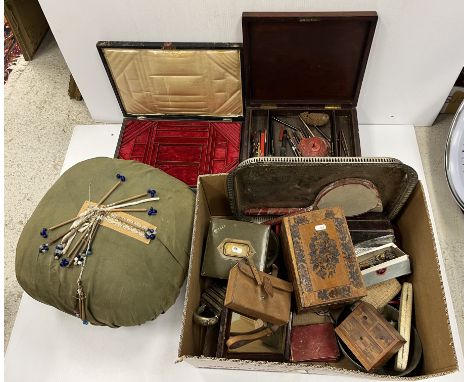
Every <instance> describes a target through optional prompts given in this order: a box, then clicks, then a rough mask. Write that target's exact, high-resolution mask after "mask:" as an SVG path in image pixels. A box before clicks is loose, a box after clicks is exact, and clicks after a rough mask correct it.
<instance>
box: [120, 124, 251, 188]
mask: <svg viewBox="0 0 468 382" xmlns="http://www.w3.org/2000/svg"><path fill="white" fill-rule="evenodd" d="M241 127H242V124H241V123H240V122H210V121H183V120H178V121H157V120H153V121H141V120H125V121H124V125H123V129H124V131H123V135H122V140H121V144H120V148H119V158H121V159H132V160H136V161H139V162H143V163H146V164H149V165H151V166H154V167H157V168H159V169H161V170H163V171H165V172H167V173H168V174H170V175H172V176H174V177H176V178H178V179H180V180H181V181H183V182H185V183H187V184H188V185H189V186H191V187H196V185H197V178H198V175H203V174H217V173H223V172H229V171H230V170H232V169H233V168H234V167H236V166H237V164H238V163H239V154H240V139H241Z"/></svg>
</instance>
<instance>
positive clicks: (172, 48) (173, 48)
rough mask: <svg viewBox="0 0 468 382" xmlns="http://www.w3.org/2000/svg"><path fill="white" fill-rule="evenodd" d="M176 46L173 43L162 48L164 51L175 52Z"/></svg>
mask: <svg viewBox="0 0 468 382" xmlns="http://www.w3.org/2000/svg"><path fill="white" fill-rule="evenodd" d="M175 48H176V47H175V46H174V45H173V44H172V42H165V43H164V44H163V46H162V48H161V49H162V50H175Z"/></svg>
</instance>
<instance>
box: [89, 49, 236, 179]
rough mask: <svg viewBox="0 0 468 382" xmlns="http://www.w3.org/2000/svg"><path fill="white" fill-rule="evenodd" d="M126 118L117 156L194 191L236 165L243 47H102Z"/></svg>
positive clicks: (111, 80) (100, 51)
mask: <svg viewBox="0 0 468 382" xmlns="http://www.w3.org/2000/svg"><path fill="white" fill-rule="evenodd" d="M97 48H98V51H99V54H100V56H101V59H102V62H103V64H104V67H105V69H106V72H107V75H108V76H109V80H110V82H111V84H112V88H113V89H114V92H115V96H116V97H117V100H118V102H119V105H120V108H121V110H122V114H123V116H124V119H123V124H122V130H121V133H120V138H119V142H118V145H117V151H116V154H115V156H116V157H118V158H120V159H132V160H137V161H140V162H143V163H146V164H149V165H152V166H154V167H157V168H160V169H161V170H163V171H165V172H167V173H168V174H170V175H172V176H174V177H176V178H178V179H180V180H182V181H183V182H185V183H187V184H188V185H189V186H191V187H195V186H196V184H197V177H198V175H202V174H212V173H222V172H228V171H230V170H231V169H233V168H234V167H235V166H236V165H237V164H238V163H239V157H240V148H241V132H242V125H243V122H242V121H243V115H244V105H243V94H242V86H243V85H242V76H241V70H242V65H241V62H242V60H241V44H222V43H145V42H143V43H142V42H116V41H100V42H98V43H97Z"/></svg>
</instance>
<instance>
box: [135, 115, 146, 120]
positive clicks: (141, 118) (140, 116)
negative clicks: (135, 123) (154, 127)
mask: <svg viewBox="0 0 468 382" xmlns="http://www.w3.org/2000/svg"><path fill="white" fill-rule="evenodd" d="M137 119H139V120H145V119H147V118H146V117H143V116H142V115H139V116H138V117H137Z"/></svg>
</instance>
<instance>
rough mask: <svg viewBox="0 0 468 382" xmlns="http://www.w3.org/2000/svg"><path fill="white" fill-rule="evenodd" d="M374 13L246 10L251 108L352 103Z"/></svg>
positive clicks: (244, 27)
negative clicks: (259, 11) (258, 11)
mask: <svg viewBox="0 0 468 382" xmlns="http://www.w3.org/2000/svg"><path fill="white" fill-rule="evenodd" d="M376 23H377V13H376V12H341V13H339V12H333V13H324V12H318V13H317V12H315V13H303V12H301V13H255V12H254V13H250V12H247V13H244V14H243V16H242V30H243V38H244V73H245V78H246V99H247V105H249V106H262V105H265V106H271V105H276V106H280V105H282V106H293V105H294V106H299V105H317V106H320V105H323V106H327V105H333V104H336V105H342V106H345V107H346V106H350V107H352V106H356V104H357V102H358V97H359V91H360V89H361V83H362V79H363V77H364V72H365V69H366V64H367V58H368V56H369V52H370V48H371V44H372V38H373V36H374V30H375V26H376Z"/></svg>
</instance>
